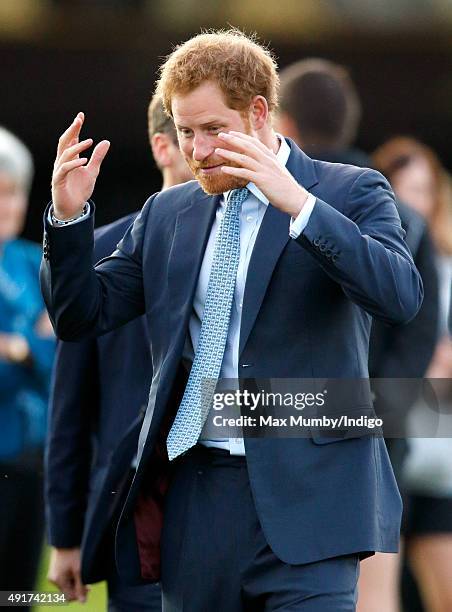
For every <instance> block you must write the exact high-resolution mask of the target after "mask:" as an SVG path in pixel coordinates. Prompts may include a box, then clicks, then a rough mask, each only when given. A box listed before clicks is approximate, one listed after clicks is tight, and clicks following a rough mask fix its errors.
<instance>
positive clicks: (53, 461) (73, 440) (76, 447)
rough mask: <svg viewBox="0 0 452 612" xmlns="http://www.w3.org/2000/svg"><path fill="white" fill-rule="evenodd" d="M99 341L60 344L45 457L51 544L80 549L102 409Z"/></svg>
mask: <svg viewBox="0 0 452 612" xmlns="http://www.w3.org/2000/svg"><path fill="white" fill-rule="evenodd" d="M97 381H98V373H97V347H96V342H95V340H84V341H82V342H77V343H72V342H71V343H67V342H59V343H58V347H57V353H56V360H55V367H54V371H53V377H52V389H51V396H50V405H49V428H48V435H47V443H46V453H45V501H46V516H47V528H48V538H49V543H50V544H51V545H52V546H56V547H60V548H70V547H74V546H80V542H81V538H82V531H83V522H84V517H85V510H86V504H87V497H88V489H89V474H90V469H91V462H92V439H91V430H92V424H93V421H95V420H96V418H97V410H98V404H99V399H98V384H97Z"/></svg>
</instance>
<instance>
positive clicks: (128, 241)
mask: <svg viewBox="0 0 452 612" xmlns="http://www.w3.org/2000/svg"><path fill="white" fill-rule="evenodd" d="M153 197H154V196H153ZM153 197H152V198H150V199H149V200H148V201H147V202H146V204H145V205H144V207H143V209H142V211H141V213H140V214H139V215H138V217H137V219H136V221H135V223H134V224H133V225H132V226H131V227H130V228H129V229H128V231H127V232H126V234H125V236H124V238H123V239H122V241H121V242H120V244H119V245H118V248H117V250H116V251H115V252H114V253H113V254H112V255H111V256H110V257H107V258H105V259H103V260H101V261H100V262H99V263H98V264H96V266H95V267H94V268H93V264H92V258H93V254H92V253H93V243H94V239H93V226H94V215H93V211H91V213H90V215H89V216H87V218H86V219H85V220H83V221H81V222H80V223H77V224H72V225H68V226H65V227H61V228H55V227H53V226H52V225H50V224H49V222H48V220H47V211H46V212H45V213H44V224H45V231H44V258H43V261H42V263H41V274H40V276H41V289H42V293H43V296H44V300H45V303H46V306H47V309H48V312H49V315H50V318H51V320H52V323H53V325H54V328H55V330H56V333H57V335H58V336H59V338H60V339H62V340H80V339H83V338H87V337H93V336H98V335H102V334H104V333H106V332H108V331H111V330H112V329H115V328H117V327H120V326H121V325H123V324H124V323H127V322H128V321H130V320H132V319H134V318H136V317H138V316H140V315H142V314H144V311H145V304H144V292H143V278H142V267H141V261H142V259H141V258H142V248H143V239H144V234H145V230H146V222H147V217H148V214H149V209H150V206H151V204H152V201H153ZM93 208H94V205H93V206H92V209H93Z"/></svg>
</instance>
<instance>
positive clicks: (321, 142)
mask: <svg viewBox="0 0 452 612" xmlns="http://www.w3.org/2000/svg"><path fill="white" fill-rule="evenodd" d="M360 119H361V101H360V98H359V94H358V91H357V89H356V87H355V84H354V83H353V81H352V79H351V77H350V75H349V74H348V72H347V70H346V69H345V68H344V67H343V66H340V65H338V64H335V63H333V62H331V61H328V60H324V59H317V58H312V59H305V60H300V61H298V62H295V63H294V64H291V65H290V66H288V67H286V68H285V69H284V70H283V71H282V72H281V101H280V113H279V117H278V128H279V130H280V131H281V132H282V133H284V134H287V135H288V136H290V137H291V138H293V139H294V140H295V142H296V143H297V144H298V145H299V146H300V147H301V148H302V149H303V150H304V151H305V152H306V153H307V154H308V155H310V156H312V157H314V158H318V159H322V160H325V161H330V162H335V163H343V164H354V165H358V166H364V167H372V166H373V163H372V160H371V159H370V157H369V156H368V155H367V154H366V153H364V152H363V151H361V150H360V149H357V148H356V147H355V146H354V142H355V139H356V135H357V132H358V127H359V123H360ZM396 203H397V208H398V212H399V215H400V218H401V222H402V227H403V228H404V229H405V231H406V238H405V240H406V242H407V244H408V246H409V247H410V250H411V252H412V254H413V258H414V261H415V264H416V267H417V268H418V270H419V272H420V274H421V277H422V280H423V284H424V302H423V304H422V306H421V309H420V311H419V313H418V315H417V316H416V317H415V318H414V319H413V320H412V321H411V322H410V323H408V324H407V325H398V326H387V325H385V324H383V323H381V322H379V321H377V320H374V321H373V324H372V332H371V337H370V350H369V374H370V376H371V378H378V379H388V378H422V377H423V376H424V374H425V371H426V369H427V366H428V364H429V362H430V360H431V357H432V355H433V351H434V347H435V344H436V338H437V335H436V323H435V322H436V318H437V309H438V299H437V275H436V268H435V261H434V251H433V247H432V244H431V240H430V237H429V233H428V229H427V226H426V224H425V223H424V221H423V219H422V217H421V216H420V215H419V214H417V213H415V212H413V211H412V210H410V209H409V208H408V207H407V206H406V205H404V204H402V203H401V202H400V200H398V201H397V202H396ZM396 384H397V393H396V395H397V401H396V402H394V405H390V406H388V405H387V403H386V404H385V406H384V410H385V412H387V411H388V410H390V411H394V412H395V411H397V412H399V413H400V409H401V407H400V403H401V401H400V398H401V395H400V393H399V391H401V390H400V384H399V383H396ZM408 391H409V393H410V394H411V393H412V386H411V385H410V389H409V390H408ZM390 395H391V396H393V395H394V393H392V394H390ZM407 395H408V394H406V395H404V402H405V404H406V405H405V406H404V411H405V410H406V409H407V408H408V407H409V405H410V404H411V403H412V401H413V399H414V398H412V397H411V396H410V397H407ZM376 407H377V413H378V412H379V411H380V412H381V410H382V408H383V406H382V405H381V401H380V402H378V401H377V402H376ZM386 418H387V417H386V416H385V423H386ZM386 444H387V446H388V450H389V454H390V458H391V462H392V465H393V468H394V473H395V475H396V478H397V480H398V483H399V486H400V482H401V473H402V466H403V461H404V458H405V456H406V442H405V440H403V439H387V440H386ZM400 488H402V489H403V487H400ZM399 563H400V560H399V555H398V554H393V555H383V554H379V553H377V554H376V555H375V556H373V557H371V558H370V559H367V560H366V561H365V562H363V563H362V564H361V575H360V579H359V583H358V587H359V598H358V610H361V611H362V612H374V611H375V612H377V611H378V612H380V611H381V610H384V611H385V612H396V611H397V610H399V587H398V575H399Z"/></svg>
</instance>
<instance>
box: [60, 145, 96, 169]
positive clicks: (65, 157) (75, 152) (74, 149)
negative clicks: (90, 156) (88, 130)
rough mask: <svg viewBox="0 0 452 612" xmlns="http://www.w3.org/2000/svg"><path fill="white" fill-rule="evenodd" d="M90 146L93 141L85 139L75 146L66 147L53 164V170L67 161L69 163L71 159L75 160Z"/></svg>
mask: <svg viewBox="0 0 452 612" xmlns="http://www.w3.org/2000/svg"><path fill="white" fill-rule="evenodd" d="M92 144H93V139H92V138H87V139H86V140H82V142H78V143H77V144H74V145H72V146H71V147H68V148H67V149H65V150H64V151H63V153H62V154H61V156H60V157H59V159H58V160H57V161H56V162H55V168H57V169H58V167H59V166H60V165H61V164H64V163H65V162H67V161H71V160H72V159H74V158H77V157H78V156H79V154H80V153H81V152H82V151H85V150H86V149H89V147H91V145H92Z"/></svg>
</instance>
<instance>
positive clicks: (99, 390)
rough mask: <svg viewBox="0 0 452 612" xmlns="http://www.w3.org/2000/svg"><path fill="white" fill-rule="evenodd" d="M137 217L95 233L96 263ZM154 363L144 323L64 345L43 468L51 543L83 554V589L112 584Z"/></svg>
mask: <svg viewBox="0 0 452 612" xmlns="http://www.w3.org/2000/svg"><path fill="white" fill-rule="evenodd" d="M136 216H137V213H134V214H131V215H128V216H127V217H123V218H122V219H119V220H118V221H116V222H114V223H111V224H110V225H107V226H105V227H102V228H99V229H98V230H96V232H95V248H94V261H99V260H100V259H101V258H103V257H106V256H107V255H110V254H111V253H112V252H113V251H114V249H115V248H116V245H117V244H118V242H119V241H120V240H121V238H122V237H123V236H124V233H125V231H126V230H127V228H128V227H129V225H131V223H133V221H134V220H135V217H136ZM151 377H152V361H151V353H150V348H149V340H148V333H147V325H146V319H145V317H140V318H138V319H135V320H134V321H131V322H130V323H128V324H127V325H126V326H124V327H122V328H120V329H119V330H116V331H114V332H110V333H108V334H105V335H104V336H102V337H101V338H97V339H94V338H93V339H88V340H83V341H81V342H77V343H74V342H62V341H60V342H59V343H58V347H57V358H56V360H55V366H54V372H53V377H52V393H51V400H50V412H49V429H48V437H47V446H46V458H45V459H46V460H45V470H46V474H45V476H46V478H45V493H46V515H47V527H48V539H49V543H50V544H51V545H53V546H56V547H61V548H70V547H74V546H77V547H78V546H81V549H82V560H81V574H82V580H83V581H84V582H85V583H92V582H96V581H98V580H104V579H105V578H109V577H110V576H111V564H112V563H111V560H112V559H113V558H114V557H113V552H112V547H111V545H110V543H111V540H112V536H113V535H114V532H113V528H112V525H111V520H112V515H113V514H114V508H115V506H116V504H117V503H118V501H117V497H118V496H119V495H120V483H121V480H122V479H123V478H124V476H125V475H127V474H128V472H129V469H130V465H131V462H132V459H133V457H134V454H135V453H136V449H137V444H138V435H139V431H140V427H141V423H142V420H143V416H144V413H145V410H146V405H147V396H148V392H149V385H150V381H151Z"/></svg>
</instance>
